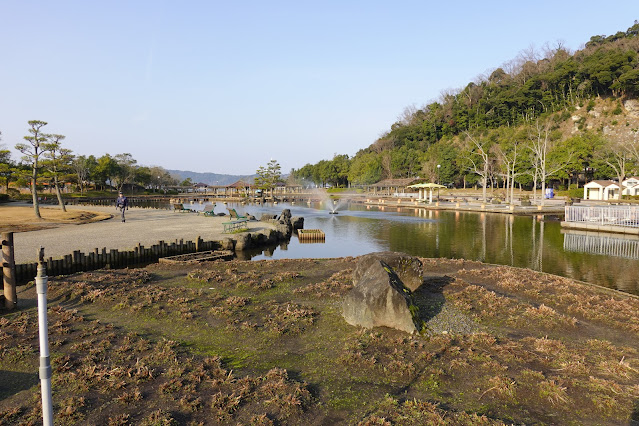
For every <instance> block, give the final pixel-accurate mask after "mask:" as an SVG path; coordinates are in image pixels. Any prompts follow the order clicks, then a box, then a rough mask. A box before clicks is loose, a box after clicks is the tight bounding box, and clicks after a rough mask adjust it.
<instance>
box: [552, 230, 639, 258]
mask: <svg viewBox="0 0 639 426" xmlns="http://www.w3.org/2000/svg"><path fill="white" fill-rule="evenodd" d="M564 250H566V251H572V252H581V253H592V254H603V255H606V256H615V257H623V258H626V259H639V240H631V239H627V238H616V237H611V236H601V235H593V234H576V233H572V232H568V233H566V234H564Z"/></svg>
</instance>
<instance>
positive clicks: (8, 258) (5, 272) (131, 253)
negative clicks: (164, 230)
mask: <svg viewBox="0 0 639 426" xmlns="http://www.w3.org/2000/svg"><path fill="white" fill-rule="evenodd" d="M219 248H220V243H219V242H218V241H204V240H202V238H200V237H197V239H196V240H195V241H184V240H176V241H173V242H170V243H169V242H166V241H159V242H158V243H157V244H154V245H152V246H151V247H144V246H143V245H141V244H138V245H137V246H136V247H134V248H133V249H130V250H117V249H111V250H108V251H107V249H106V248H102V249H101V250H100V249H98V248H95V249H93V251H91V252H89V253H83V252H81V251H80V250H76V251H74V252H73V253H71V254H68V255H65V256H63V257H62V258H59V259H53V258H51V257H49V258H48V259H46V260H45V263H46V268H47V275H48V276H56V275H67V274H72V273H75V272H85V271H92V270H95V269H101V268H126V267H128V266H137V265H142V264H145V263H149V262H156V261H157V260H158V259H159V258H161V257H166V256H174V255H178V254H186V253H196V252H200V251H205V250H217V249H219ZM45 250H46V248H45ZM13 251H14V249H13V232H4V233H2V254H3V256H2V257H3V259H2V276H3V284H4V299H5V307H7V308H13V307H14V306H15V304H16V303H17V297H16V285H17V284H23V283H27V282H29V281H31V280H33V279H34V278H35V276H36V274H37V268H38V263H37V262H33V263H23V264H18V265H16V264H15V262H14V255H13Z"/></svg>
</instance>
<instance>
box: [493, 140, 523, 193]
mask: <svg viewBox="0 0 639 426" xmlns="http://www.w3.org/2000/svg"><path fill="white" fill-rule="evenodd" d="M523 145H524V142H523V141H522V140H521V139H519V138H517V137H513V138H512V139H510V140H508V141H504V142H503V143H501V144H498V145H495V147H494V151H495V154H496V155H497V159H498V160H499V163H500V164H501V165H502V166H503V168H504V169H505V170H504V171H505V173H502V176H503V177H504V178H505V180H506V184H505V188H504V189H505V191H506V200H505V201H506V202H508V199H509V198H510V202H511V203H513V202H514V200H515V177H517V176H519V175H521V174H522V173H521V172H517V171H516V169H517V165H518V164H519V163H520V161H521V154H522V148H523ZM509 190H510V195H509V194H508V192H509Z"/></svg>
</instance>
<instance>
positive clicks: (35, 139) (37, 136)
mask: <svg viewBox="0 0 639 426" xmlns="http://www.w3.org/2000/svg"><path fill="white" fill-rule="evenodd" d="M46 125H47V122H46V121H39V120H31V121H29V126H31V128H30V129H29V133H31V136H25V137H24V139H25V140H26V141H27V143H19V144H16V149H17V150H18V151H20V152H21V153H22V154H24V155H23V157H22V159H23V160H24V161H25V162H27V163H30V164H31V196H32V199H33V210H34V212H35V215H36V217H37V218H38V219H41V218H42V216H40V205H39V204H38V190H37V188H36V185H37V183H38V172H39V169H40V164H39V162H40V156H41V155H42V153H43V151H44V149H43V146H42V145H43V144H45V143H46V141H47V138H46V135H45V134H44V133H42V132H41V131H40V129H41V128H42V127H44V126H46Z"/></svg>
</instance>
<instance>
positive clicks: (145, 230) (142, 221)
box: [13, 206, 271, 263]
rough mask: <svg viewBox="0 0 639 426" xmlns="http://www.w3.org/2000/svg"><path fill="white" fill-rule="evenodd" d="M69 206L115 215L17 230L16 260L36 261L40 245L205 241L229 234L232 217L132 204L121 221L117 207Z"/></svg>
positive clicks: (64, 247)
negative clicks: (225, 230)
mask: <svg viewBox="0 0 639 426" xmlns="http://www.w3.org/2000/svg"><path fill="white" fill-rule="evenodd" d="M67 209H76V210H92V211H103V212H107V213H110V214H113V215H114V217H113V218H111V219H108V220H104V221H101V222H96V223H89V224H84V225H61V226H60V227H58V228H52V229H43V230H40V231H30V232H17V233H15V234H14V235H13V240H14V246H15V261H16V263H26V262H35V261H37V255H38V249H39V248H40V246H42V247H44V254H45V257H47V258H48V257H53V258H54V259H56V258H59V257H61V256H63V255H66V254H71V253H73V251H74V250H80V251H82V252H84V253H88V252H90V251H92V250H93V249H94V248H96V247H97V248H98V249H100V250H101V249H102V248H103V247H106V249H107V250H110V249H132V248H133V247H135V246H137V245H138V243H140V244H142V245H143V246H145V247H149V246H151V245H153V244H157V242H158V241H166V242H172V241H175V240H180V239H183V240H184V241H189V240H190V241H195V240H196V239H197V237H198V236H200V237H201V238H202V239H203V240H206V241H217V240H221V239H222V238H224V237H228V234H224V233H223V230H224V227H223V225H222V223H223V222H227V221H228V220H229V217H228V216H226V217H206V216H203V215H199V216H198V215H197V214H195V213H175V212H173V211H171V210H155V209H142V208H130V209H129V210H128V211H127V212H126V222H125V223H122V222H121V220H120V217H119V211H116V210H115V208H114V207H102V206H67ZM270 226H271V225H269V224H267V223H264V222H249V228H250V230H249V232H254V231H258V230H260V229H265V228H267V227H270Z"/></svg>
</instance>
